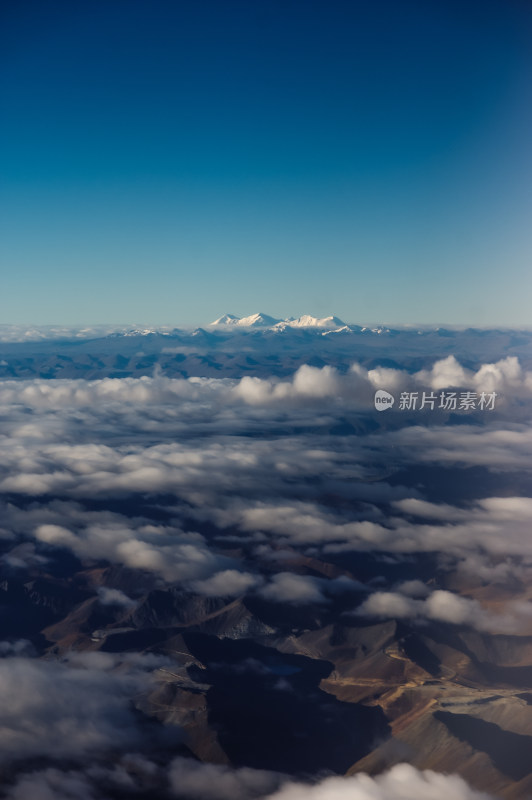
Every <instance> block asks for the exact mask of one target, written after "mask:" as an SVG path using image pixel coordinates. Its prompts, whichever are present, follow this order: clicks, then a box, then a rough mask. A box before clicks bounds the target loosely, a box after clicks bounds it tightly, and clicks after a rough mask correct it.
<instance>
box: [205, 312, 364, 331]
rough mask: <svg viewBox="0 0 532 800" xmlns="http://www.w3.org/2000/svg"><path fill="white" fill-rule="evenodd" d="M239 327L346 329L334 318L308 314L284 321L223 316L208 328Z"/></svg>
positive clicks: (258, 315)
mask: <svg viewBox="0 0 532 800" xmlns="http://www.w3.org/2000/svg"><path fill="white" fill-rule="evenodd" d="M237 326H238V327H241V328H252V327H253V328H270V329H272V330H284V329H285V328H321V329H322V330H339V329H344V328H345V329H346V330H347V329H348V326H347V325H346V323H345V322H342V320H341V319H339V318H338V317H334V316H329V317H321V318H320V317H313V316H311V315H310V314H303V315H302V316H301V317H297V318H294V317H287V318H286V319H275V318H274V317H270V315H269V314H263V313H261V312H259V313H258V314H250V315H249V316H248V317H235V316H234V315H233V314H224V315H223V316H222V317H219V318H218V319H215V320H214V322H211V323H210V325H209V327H210V328H213V327H237Z"/></svg>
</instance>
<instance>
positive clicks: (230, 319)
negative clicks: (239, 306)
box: [210, 314, 240, 325]
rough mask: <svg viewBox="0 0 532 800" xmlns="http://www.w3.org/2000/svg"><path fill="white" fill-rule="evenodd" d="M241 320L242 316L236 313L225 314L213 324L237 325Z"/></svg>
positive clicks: (212, 323)
mask: <svg viewBox="0 0 532 800" xmlns="http://www.w3.org/2000/svg"><path fill="white" fill-rule="evenodd" d="M239 321H240V317H235V315H234V314H224V315H223V317H218V319H215V320H214V322H211V323H210V324H211V325H236V324H237V323H238V322H239Z"/></svg>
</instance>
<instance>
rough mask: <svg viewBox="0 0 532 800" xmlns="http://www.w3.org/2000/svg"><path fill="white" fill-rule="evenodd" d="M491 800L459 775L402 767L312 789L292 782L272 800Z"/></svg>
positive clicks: (336, 780) (328, 780)
mask: <svg viewBox="0 0 532 800" xmlns="http://www.w3.org/2000/svg"><path fill="white" fill-rule="evenodd" d="M449 798H452V800H488V798H489V795H487V794H484V793H483V792H477V791H475V790H474V789H472V788H471V787H470V786H468V784H467V783H466V782H465V781H464V780H463V779H462V778H460V777H459V776H457V775H442V774H440V773H437V772H432V771H431V770H425V771H419V770H417V769H415V768H414V767H412V766H410V765H409V764H398V765H397V766H395V767H393V768H392V769H391V770H389V772H386V773H384V774H383V775H379V776H377V777H375V778H372V777H370V776H369V775H365V774H360V775H354V776H353V777H349V778H336V777H334V778H325V779H324V780H323V781H321V782H320V783H318V784H316V785H314V786H311V785H308V784H301V783H299V784H298V783H289V784H287V785H285V786H283V787H282V788H281V789H280V790H279V791H278V792H276V793H275V794H273V795H271V796H270V797H269V798H268V800H449Z"/></svg>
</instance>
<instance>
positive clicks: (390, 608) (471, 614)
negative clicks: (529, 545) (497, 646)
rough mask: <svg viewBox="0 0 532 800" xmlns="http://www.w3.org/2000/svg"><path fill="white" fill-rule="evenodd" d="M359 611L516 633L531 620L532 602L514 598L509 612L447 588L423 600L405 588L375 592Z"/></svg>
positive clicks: (382, 615) (363, 613) (379, 615)
mask: <svg viewBox="0 0 532 800" xmlns="http://www.w3.org/2000/svg"><path fill="white" fill-rule="evenodd" d="M355 613H356V614H357V616H363V617H364V616H367V617H380V618H384V619H414V620H436V621H438V622H445V623H450V624H452V625H467V626H469V627H472V628H475V629H477V630H479V631H486V632H489V633H515V632H519V631H520V630H521V629H522V628H523V626H524V627H525V628H526V627H527V626H528V625H529V624H530V621H531V620H532V603H528V602H526V601H513V602H510V603H508V604H507V608H506V611H505V612H502V613H493V612H490V611H488V610H487V609H485V608H483V607H482V605H481V604H480V603H479V602H478V601H477V600H472V599H470V598H467V597H461V596H460V595H457V594H455V593H453V592H449V591H445V590H443V589H437V590H435V591H433V592H431V593H430V594H429V595H428V597H426V598H425V599H423V600H420V599H416V598H415V597H409V596H408V595H405V594H402V593H401V592H374V593H373V594H371V595H370V596H369V597H368V598H367V599H366V600H365V601H364V602H363V603H362V605H361V606H359V608H358V609H357V610H356V612H355Z"/></svg>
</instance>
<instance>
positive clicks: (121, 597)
mask: <svg viewBox="0 0 532 800" xmlns="http://www.w3.org/2000/svg"><path fill="white" fill-rule="evenodd" d="M98 599H99V601H100V603H101V604H102V605H104V606H119V607H120V608H125V609H129V608H133V607H134V606H135V605H136V603H135V601H134V600H132V599H131V597H128V596H127V594H125V592H122V591H121V590H120V589H110V588H109V587H107V586H99V587H98Z"/></svg>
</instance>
